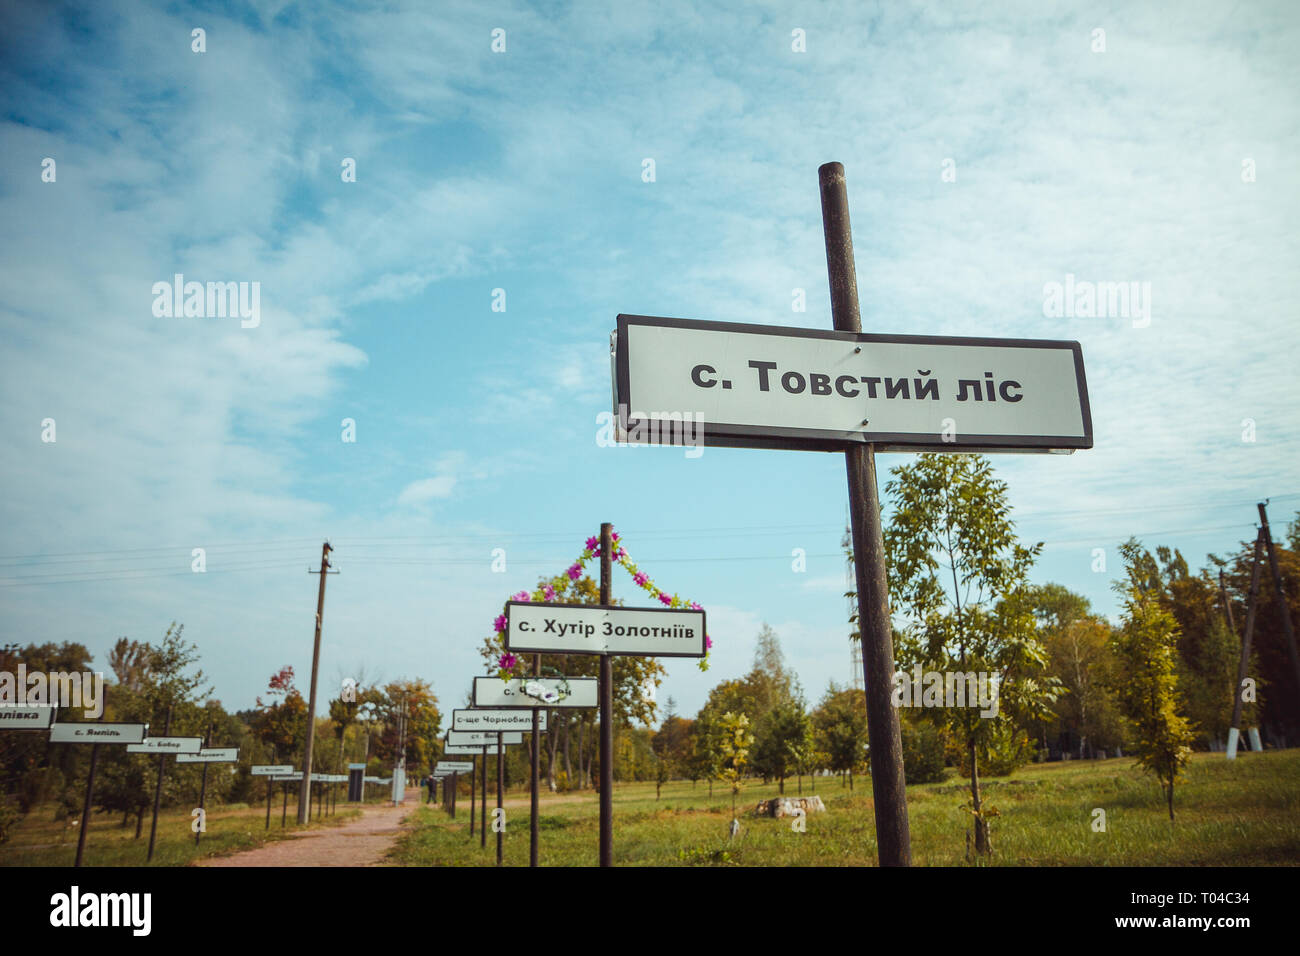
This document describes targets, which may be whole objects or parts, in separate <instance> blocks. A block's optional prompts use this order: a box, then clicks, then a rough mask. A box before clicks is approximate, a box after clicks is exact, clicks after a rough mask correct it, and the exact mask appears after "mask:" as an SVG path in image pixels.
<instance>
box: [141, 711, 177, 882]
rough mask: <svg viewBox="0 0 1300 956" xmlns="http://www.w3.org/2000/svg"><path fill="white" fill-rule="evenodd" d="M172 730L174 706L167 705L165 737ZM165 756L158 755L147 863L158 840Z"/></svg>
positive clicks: (164, 723) (151, 858) (164, 722)
mask: <svg viewBox="0 0 1300 956" xmlns="http://www.w3.org/2000/svg"><path fill="white" fill-rule="evenodd" d="M171 729H172V705H171V704H168V705H167V719H166V720H164V721H163V736H164V737H166V736H167V735H168V734H169V733H171ZM165 756H166V755H165V754H159V755H158V783H157V784H156V785H155V786H154V791H153V822H152V823H151V824H149V855H148V856H146V857H145V862H146V863H149V862H151V861H152V860H153V848H154V844H155V843H156V842H157V840H158V807H159V806H160V804H161V803H162V785H163V774H164V773H165V772H166V769H167V768H166V765H165V764H164V763H163V760H164V758H165Z"/></svg>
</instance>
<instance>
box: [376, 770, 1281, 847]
mask: <svg viewBox="0 0 1300 956" xmlns="http://www.w3.org/2000/svg"><path fill="white" fill-rule="evenodd" d="M950 773H951V771H950ZM803 792H804V794H805V795H806V794H808V793H810V792H811V791H810V787H809V781H808V779H807V778H805V779H804V781H803ZM816 792H817V793H818V795H820V796H821V797H822V799H823V800H824V801H825V803H826V808H827V812H826V813H817V814H811V815H809V817H808V819H807V831H806V832H805V833H796V832H794V830H793V829H792V827H791V821H790V820H789V819H782V820H777V819H772V818H759V817H755V816H754V815H753V814H752V813H749V812H746V811H748V810H752V808H753V806H754V805H755V804H756V803H757V802H758V801H759V800H760V799H764V798H767V797H771V796H776V795H777V787H776V784H775V783H773V784H771V785H767V786H764V785H762V784H761V782H759V781H751V782H749V783H748V785H747V786H746V787H745V788H744V790H743V791H742V793H741V795H740V797H739V798H738V804H737V805H738V808H739V809H740V811H741V814H740V816H741V828H742V829H741V832H740V834H739V836H737V837H736V839H735V840H728V838H727V834H728V827H729V824H730V821H731V797H730V793H729V792H728V791H727V790H726V789H725V788H724V787H723V786H722V785H719V784H715V785H714V789H713V798H712V799H710V798H709V795H708V786H707V784H704V783H699V784H696V785H695V786H692V785H691V784H690V783H689V782H679V781H674V782H672V783H670V784H666V785H665V786H664V788H663V794H662V798H661V799H659V800H658V801H656V800H655V788H654V784H652V783H638V784H627V785H623V786H616V787H615V791H614V862H615V863H616V864H618V865H625V866H636V865H645V866H680V865H701V864H703V865H740V866H873V865H875V862H876V853H875V833H874V829H873V828H874V823H873V818H872V800H871V781H870V778H869V777H861V778H859V779H858V780H857V782H856V789H855V790H854V791H853V792H852V793H850V792H849V790H848V789H846V788H841V786H840V783H839V781H838V780H835V779H832V778H826V777H823V778H820V779H819V780H818V781H817V791H816ZM786 795H787V796H793V795H796V787H795V781H793V780H791V781H787V784H786ZM983 796H984V799H985V802H986V805H992V806H993V807H995V808H996V809H997V810H998V812H999V816H997V817H996V818H995V819H993V821H992V832H993V854H992V856H991V858H990V859H989V860H988V861H987V862H988V863H989V864H990V865H994V866H1119V865H1125V866H1207V865H1217V866H1284V865H1297V864H1300V750H1289V751H1282V752H1268V753H1262V754H1255V753H1245V754H1242V755H1240V756H1239V757H1238V759H1237V760H1236V761H1234V762H1231V763H1229V762H1228V761H1227V760H1226V759H1224V757H1223V755H1222V754H1208V753H1207V754H1196V755H1194V756H1193V757H1192V761H1191V764H1190V766H1189V767H1188V768H1187V773H1186V779H1185V780H1184V781H1183V782H1182V783H1181V784H1180V785H1179V786H1178V788H1177V789H1176V790H1175V794H1174V809H1175V813H1176V816H1177V821H1176V823H1175V825H1174V826H1172V827H1171V826H1170V823H1169V818H1168V816H1167V811H1166V808H1165V805H1164V801H1163V796H1162V794H1161V791H1160V787H1159V785H1158V784H1157V783H1156V780H1155V778H1154V777H1152V776H1150V775H1149V774H1144V773H1142V772H1141V771H1140V770H1138V769H1137V768H1136V767H1135V766H1134V762H1133V760H1131V759H1129V758H1122V759H1113V760H1104V761H1087V762H1075V761H1070V762H1065V763H1054V764H1039V765H1031V766H1028V767H1024V768H1022V769H1021V770H1018V771H1016V773H1015V774H1014V775H1012V776H1010V777H1002V778H994V779H988V780H985V781H984V788H983ZM488 797H489V807H490V808H491V807H494V806H495V803H496V800H495V793H494V792H493V788H492V786H491V785H489V794H488ZM907 797H908V801H907V802H908V813H909V818H910V821H911V835H912V862H913V864H914V865H918V866H957V865H967V861H966V830H967V826H968V821H969V819H970V818H969V815H968V814H967V813H966V812H965V811H963V810H962V809H961V806H962V804H963V803H964V802H966V801H967V800H968V798H969V790H968V788H967V786H966V784H965V783H964V782H963V781H961V780H960V779H956V778H952V777H950V778H949V779H948V780H946V781H945V782H943V783H935V784H922V785H919V786H909V787H908V790H907ZM596 801H597V797H596V794H595V793H594V792H593V791H580V792H576V793H565V794H550V793H546V792H544V793H543V794H542V798H541V812H540V813H539V815H538V816H539V823H540V860H541V864H542V865H543V866H568V865H580V866H581V865H587V866H594V865H595V864H596V863H597V836H598V827H597V802H596ZM505 805H506V831H505V850H504V852H505V863H506V865H508V866H527V864H528V824H529V819H528V794H527V792H526V791H525V792H521V791H519V790H517V789H516V790H512V791H510V792H508V793H507V796H506V801H505ZM1095 808H1101V809H1102V810H1104V811H1105V813H1106V821H1105V822H1106V831H1105V832H1104V833H1103V832H1094V831H1093V826H1092V824H1093V820H1094V814H1093V811H1094V809H1095ZM413 820H414V822H416V823H417V826H416V828H415V829H414V830H412V832H410V833H409V834H407V835H405V836H404V837H403V838H402V839H401V840H400V841H399V842H398V844H397V846H396V848H395V849H394V851H393V853H392V855H391V856H392V860H393V862H394V863H397V864H399V865H401V864H406V865H425V866H429V865H446V866H492V865H495V863H496V842H495V840H496V834H495V833H493V832H491V830H490V829H489V832H488V845H487V848H486V849H480V847H479V835H478V834H477V833H475V835H474V839H473V842H472V843H471V841H470V836H469V799H468V797H466V796H462V797H461V798H460V801H459V803H458V806H457V818H456V820H455V821H452V820H450V819H449V818H448V816H447V814H446V813H444V812H443V811H442V810H441V809H440V808H434V807H432V806H425V807H423V808H421V809H420V810H419V811H418V814H417V815H416V816H415V817H414V818H413ZM490 824H491V810H490V809H489V825H490ZM475 826H476V827H477V826H478V823H477V820H476V821H475Z"/></svg>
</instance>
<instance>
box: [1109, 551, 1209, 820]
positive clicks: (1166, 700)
mask: <svg viewBox="0 0 1300 956" xmlns="http://www.w3.org/2000/svg"><path fill="white" fill-rule="evenodd" d="M1120 553H1121V554H1122V555H1123V556H1124V566H1125V573H1126V575H1127V580H1124V581H1117V582H1116V583H1115V590H1116V591H1118V592H1119V593H1121V594H1123V595H1124V626H1123V627H1122V628H1121V629H1120V630H1119V632H1118V633H1117V634H1116V636H1115V653H1116V655H1117V656H1118V657H1119V659H1120V662H1121V668H1122V671H1121V674H1120V678H1119V681H1118V688H1117V690H1118V693H1119V700H1120V706H1121V707H1122V708H1123V710H1124V713H1125V716H1127V717H1128V719H1129V721H1130V722H1131V723H1132V725H1133V729H1134V733H1135V739H1134V742H1133V750H1134V754H1135V755H1136V757H1137V761H1138V764H1139V765H1140V766H1141V767H1143V768H1144V769H1145V770H1147V771H1149V772H1151V773H1153V774H1155V776H1156V779H1157V780H1159V781H1160V786H1161V788H1162V789H1163V790H1164V793H1165V798H1166V801H1167V803H1168V806H1169V822H1170V823H1173V821H1174V784H1175V783H1177V781H1178V780H1179V779H1181V772H1182V768H1183V767H1184V766H1185V765H1186V763H1187V758H1188V757H1189V756H1190V754H1191V748H1190V747H1189V746H1188V745H1189V744H1190V742H1191V740H1192V736H1193V734H1192V728H1191V727H1190V725H1189V724H1188V722H1187V720H1186V718H1185V717H1183V716H1182V715H1181V714H1179V713H1178V693H1177V691H1178V677H1177V673H1176V658H1177V652H1176V648H1177V645H1178V625H1177V623H1176V622H1175V620H1174V617H1173V615H1172V614H1170V613H1169V611H1167V610H1166V609H1165V608H1164V607H1163V606H1162V605H1161V603H1160V600H1159V596H1158V589H1159V572H1158V570H1157V569H1156V568H1155V563H1154V561H1152V560H1151V556H1150V555H1149V554H1147V553H1146V552H1145V551H1144V550H1143V549H1142V548H1141V547H1140V546H1139V545H1138V543H1137V541H1135V540H1134V539H1132V538H1130V539H1129V540H1128V541H1126V542H1125V543H1124V544H1122V545H1121V546H1120Z"/></svg>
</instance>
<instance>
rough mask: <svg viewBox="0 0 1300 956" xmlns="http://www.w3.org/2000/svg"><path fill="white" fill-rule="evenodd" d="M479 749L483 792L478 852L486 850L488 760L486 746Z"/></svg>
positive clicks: (479, 809) (480, 806) (480, 808)
mask: <svg viewBox="0 0 1300 956" xmlns="http://www.w3.org/2000/svg"><path fill="white" fill-rule="evenodd" d="M481 749H482V751H483V773H482V778H483V779H482V782H481V786H482V788H483V790H482V793H481V794H480V799H479V804H478V814H479V816H478V845H479V849H480V850H486V849H487V758H488V746H487V744H483V746H482V748H481Z"/></svg>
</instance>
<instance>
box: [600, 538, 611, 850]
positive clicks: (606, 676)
mask: <svg viewBox="0 0 1300 956" xmlns="http://www.w3.org/2000/svg"><path fill="white" fill-rule="evenodd" d="M612 529H613V525H611V524H610V523H609V522H608V521H606V522H604V523H603V524H601V526H600V604H601V606H602V607H608V606H609V603H610V600H611V598H610V573H611V571H612V570H613V568H612V565H611V563H610V554H609V552H610V546H611V542H610V532H611V531H612ZM600 865H601V866H613V865H614V664H613V658H612V657H610V656H609V655H608V654H602V655H601V656H600Z"/></svg>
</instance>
